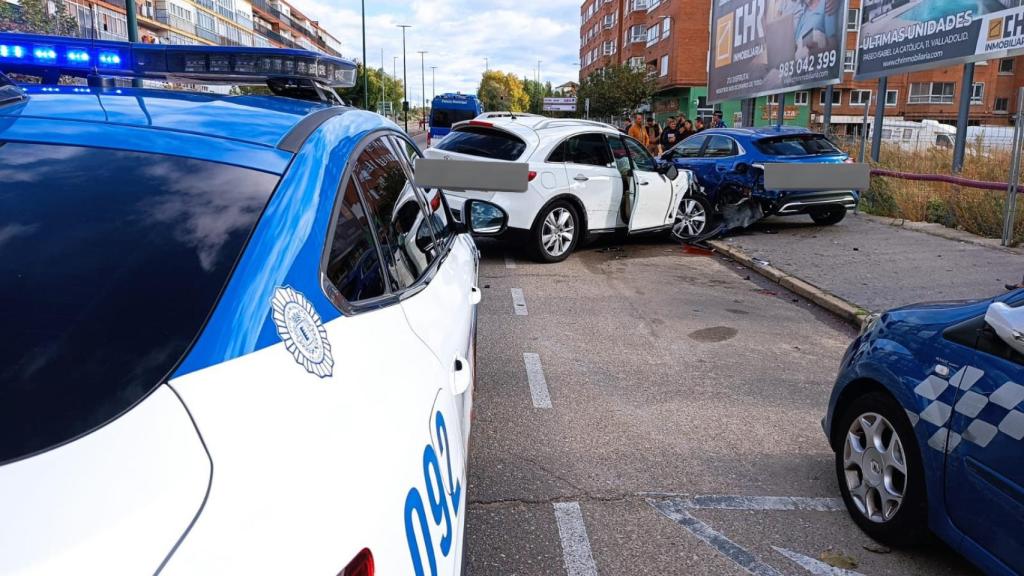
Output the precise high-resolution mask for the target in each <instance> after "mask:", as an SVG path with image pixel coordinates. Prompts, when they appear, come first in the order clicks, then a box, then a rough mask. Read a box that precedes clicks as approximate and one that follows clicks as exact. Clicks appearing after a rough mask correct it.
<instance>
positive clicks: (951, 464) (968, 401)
mask: <svg viewBox="0 0 1024 576" xmlns="http://www.w3.org/2000/svg"><path fill="white" fill-rule="evenodd" d="M1017 300H1018V301H1017V302H1016V306H1021V305H1024V298H1018V299H1017ZM1012 305H1013V304H1011V306H1012ZM976 322H977V326H976V327H975V333H976V335H977V344H976V349H977V350H976V353H975V354H974V357H973V359H972V361H971V363H970V364H969V365H968V366H965V367H962V368H961V369H960V370H959V371H958V372H957V373H956V374H955V375H954V376H953V377H952V378H950V384H952V385H954V386H956V387H957V388H958V390H957V393H956V401H955V403H954V404H953V405H952V412H951V413H952V419H951V423H950V429H951V432H950V433H949V439H948V441H947V442H948V444H947V450H948V451H949V457H948V458H947V460H946V465H947V471H946V494H945V500H946V509H947V510H948V513H949V516H950V518H951V519H952V520H953V523H954V524H955V525H956V526H957V527H958V528H959V529H960V530H962V531H963V532H964V534H966V535H967V537H968V538H970V539H971V540H973V541H974V542H976V543H978V544H980V545H981V546H983V547H984V548H985V549H987V550H988V552H989V553H990V554H992V555H993V556H995V557H996V558H998V559H999V560H1001V561H1002V562H1003V563H1005V564H1006V565H1008V566H1009V567H1010V568H1011V569H1012V570H1013V571H1014V572H1018V573H1024V533H1022V532H1021V530H1020V526H1021V522H1022V521H1024V355H1022V354H1020V353H1018V352H1016V351H1014V350H1013V349H1012V348H1010V346H1009V345H1007V344H1006V343H1005V342H1003V341H1002V340H1000V339H999V337H998V336H996V335H995V333H994V331H992V330H991V329H990V328H989V327H988V326H987V325H985V324H984V318H982V319H980V321H976ZM1022 328H1024V327H1022Z"/></svg>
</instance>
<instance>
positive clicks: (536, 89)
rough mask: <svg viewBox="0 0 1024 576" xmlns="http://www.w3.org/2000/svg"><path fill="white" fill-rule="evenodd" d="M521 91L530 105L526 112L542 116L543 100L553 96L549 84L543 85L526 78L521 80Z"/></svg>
mask: <svg viewBox="0 0 1024 576" xmlns="http://www.w3.org/2000/svg"><path fill="white" fill-rule="evenodd" d="M523 90H524V91H525V92H526V95H527V96H528V97H529V98H530V105H529V107H528V108H527V111H528V112H530V113H532V114H543V113H544V98H547V97H548V96H553V95H554V92H553V91H552V90H551V83H550V82H548V83H547V84H546V85H545V84H541V83H540V82H537V81H535V80H527V79H526V78H523Z"/></svg>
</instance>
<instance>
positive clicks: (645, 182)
mask: <svg viewBox="0 0 1024 576" xmlns="http://www.w3.org/2000/svg"><path fill="white" fill-rule="evenodd" d="M637 184H639V185H641V186H647V185H648V184H650V182H647V181H646V180H645V181H643V182H637Z"/></svg>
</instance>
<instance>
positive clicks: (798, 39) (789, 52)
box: [708, 0, 848, 103]
mask: <svg viewBox="0 0 1024 576" xmlns="http://www.w3.org/2000/svg"><path fill="white" fill-rule="evenodd" d="M847 4H848V2H847V0H714V4H713V5H712V9H711V59H710V62H708V100H710V101H711V102H712V103H717V102H722V101H724V100H737V99H743V98H753V97H756V96H764V95H767V94H778V93H781V92H790V91H793V90H803V89H807V88H814V87H818V86H827V85H829V84H837V83H839V82H840V81H841V80H842V74H843V54H844V52H845V48H846V7H847Z"/></svg>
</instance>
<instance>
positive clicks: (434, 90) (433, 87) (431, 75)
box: [430, 66, 437, 100]
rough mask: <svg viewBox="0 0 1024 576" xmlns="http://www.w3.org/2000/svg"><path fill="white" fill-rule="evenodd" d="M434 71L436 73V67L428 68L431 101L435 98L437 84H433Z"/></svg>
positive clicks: (435, 78) (434, 78)
mask: <svg viewBox="0 0 1024 576" xmlns="http://www.w3.org/2000/svg"><path fill="white" fill-rule="evenodd" d="M436 71H437V66H431V67H430V99H431V100H433V99H434V98H437V83H436V82H435V80H437V77H436V76H435V74H434V73H435V72H436Z"/></svg>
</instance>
